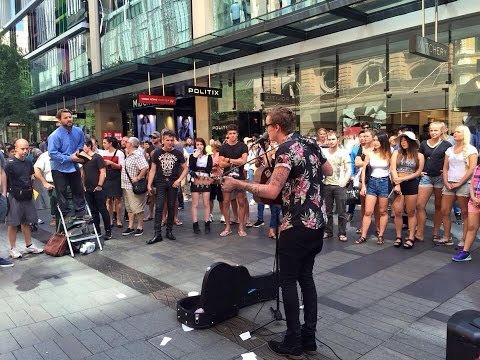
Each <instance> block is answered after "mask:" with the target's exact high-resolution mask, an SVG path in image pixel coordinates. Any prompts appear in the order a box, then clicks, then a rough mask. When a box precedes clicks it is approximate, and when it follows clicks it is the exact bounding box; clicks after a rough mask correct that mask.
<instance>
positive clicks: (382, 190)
mask: <svg viewBox="0 0 480 360" xmlns="http://www.w3.org/2000/svg"><path fill="white" fill-rule="evenodd" d="M390 158H391V152H390V144H389V142H388V134H387V133H386V132H383V131H382V132H380V133H378V134H377V135H376V136H375V137H374V138H373V151H371V152H370V154H368V155H367V156H365V161H364V164H363V168H362V188H361V190H360V195H363V196H365V215H364V216H363V220H362V235H361V236H360V237H359V238H358V239H357V240H356V241H355V244H362V243H364V242H366V241H367V232H368V229H369V227H370V224H371V221H372V215H373V213H374V209H375V205H376V204H377V203H378V211H379V222H378V226H379V228H378V230H377V231H378V234H377V237H378V239H377V245H383V244H384V243H385V240H384V238H383V234H384V232H385V228H386V227H387V223H388V213H387V208H388V194H389V192H390ZM367 167H370V168H371V171H370V172H369V173H370V174H369V176H368V175H367V174H366V173H367ZM367 176H368V177H367Z"/></svg>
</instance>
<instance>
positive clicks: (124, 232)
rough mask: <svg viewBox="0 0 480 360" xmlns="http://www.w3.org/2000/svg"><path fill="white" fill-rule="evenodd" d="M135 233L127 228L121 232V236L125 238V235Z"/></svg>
mask: <svg viewBox="0 0 480 360" xmlns="http://www.w3.org/2000/svg"><path fill="white" fill-rule="evenodd" d="M134 232H135V229H130V228H129V227H127V228H126V229H125V230H124V231H123V232H122V235H123V236H127V235H131V234H133V233H134Z"/></svg>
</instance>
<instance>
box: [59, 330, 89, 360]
mask: <svg viewBox="0 0 480 360" xmlns="http://www.w3.org/2000/svg"><path fill="white" fill-rule="evenodd" d="M77 335H78V334H77ZM55 343H56V344H57V345H58V347H59V348H60V349H62V351H63V352H64V353H65V354H67V356H68V357H69V358H71V359H82V358H84V357H87V356H90V355H92V353H91V352H90V351H89V350H88V349H87V348H86V347H85V346H83V344H82V343H81V342H80V341H78V339H77V338H76V337H75V336H73V335H67V336H62V337H60V338H58V339H55Z"/></svg>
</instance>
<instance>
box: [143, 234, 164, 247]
mask: <svg viewBox="0 0 480 360" xmlns="http://www.w3.org/2000/svg"><path fill="white" fill-rule="evenodd" d="M167 237H168V235H167ZM162 240H163V238H162V233H160V232H158V233H156V234H155V235H154V236H153V238H151V239H150V240H147V244H148V245H152V244H155V243H156V242H160V241H162Z"/></svg>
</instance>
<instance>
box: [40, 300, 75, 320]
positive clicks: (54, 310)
mask: <svg viewBox="0 0 480 360" xmlns="http://www.w3.org/2000/svg"><path fill="white" fill-rule="evenodd" d="M41 306H42V307H43V308H44V309H45V310H46V311H47V312H48V313H49V314H50V315H51V316H52V317H54V318H55V317H58V316H63V315H67V314H69V311H67V309H65V308H64V307H63V306H62V305H61V304H60V303H57V302H45V303H42V304H41Z"/></svg>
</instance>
